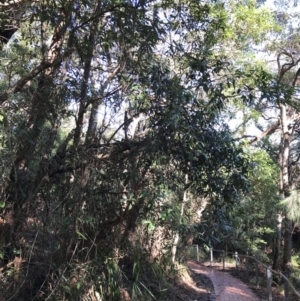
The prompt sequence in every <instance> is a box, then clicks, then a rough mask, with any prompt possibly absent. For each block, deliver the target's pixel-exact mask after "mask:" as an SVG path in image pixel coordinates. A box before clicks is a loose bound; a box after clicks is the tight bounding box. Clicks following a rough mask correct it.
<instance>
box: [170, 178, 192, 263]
mask: <svg viewBox="0 0 300 301" xmlns="http://www.w3.org/2000/svg"><path fill="white" fill-rule="evenodd" d="M187 182H188V175H185V184H187ZM186 202H187V189H184V192H183V199H182V203H181V208H180V218H179V224H181V223H182V217H183V213H184V207H185V204H186ZM178 242H179V232H178V231H176V233H175V235H174V240H173V246H172V250H171V254H172V262H173V263H174V262H175V259H176V253H177V246H178Z"/></svg>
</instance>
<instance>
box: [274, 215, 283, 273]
mask: <svg viewBox="0 0 300 301" xmlns="http://www.w3.org/2000/svg"><path fill="white" fill-rule="evenodd" d="M282 219H283V217H282V214H281V213H279V214H278V218H277V233H276V240H275V243H274V247H273V248H274V249H273V265H272V269H273V270H278V269H279V266H280V253H281V240H282V235H281V232H282Z"/></svg>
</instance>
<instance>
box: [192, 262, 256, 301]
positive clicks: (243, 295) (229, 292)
mask: <svg viewBox="0 0 300 301" xmlns="http://www.w3.org/2000/svg"><path fill="white" fill-rule="evenodd" d="M187 264H188V266H189V268H190V269H191V270H192V271H193V272H195V273H201V274H204V275H206V276H207V277H209V278H210V279H211V280H212V282H213V285H214V289H215V295H216V300H217V301H260V300H262V299H259V298H258V297H257V296H255V294H254V293H253V292H252V291H251V289H250V288H248V286H247V285H246V284H245V283H243V282H242V281H240V280H239V279H237V278H234V277H232V276H231V275H229V274H228V273H226V272H220V271H217V270H213V269H211V268H208V267H205V266H203V265H200V264H198V263H196V262H193V261H189V262H188V263H187Z"/></svg>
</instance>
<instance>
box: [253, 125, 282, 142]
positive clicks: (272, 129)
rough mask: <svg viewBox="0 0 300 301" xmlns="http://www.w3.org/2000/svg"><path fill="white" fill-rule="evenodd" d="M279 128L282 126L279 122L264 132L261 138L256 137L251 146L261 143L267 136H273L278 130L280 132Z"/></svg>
mask: <svg viewBox="0 0 300 301" xmlns="http://www.w3.org/2000/svg"><path fill="white" fill-rule="evenodd" d="M279 126H280V121H279V120H278V121H277V122H276V123H274V124H272V125H271V126H270V127H269V128H268V129H266V130H265V131H263V132H262V133H261V134H260V135H259V136H256V137H255V138H254V139H252V140H251V141H250V144H254V143H256V142H258V141H260V140H261V139H262V138H264V137H265V136H267V135H271V134H273V133H274V132H275V131H276V130H278V127H279Z"/></svg>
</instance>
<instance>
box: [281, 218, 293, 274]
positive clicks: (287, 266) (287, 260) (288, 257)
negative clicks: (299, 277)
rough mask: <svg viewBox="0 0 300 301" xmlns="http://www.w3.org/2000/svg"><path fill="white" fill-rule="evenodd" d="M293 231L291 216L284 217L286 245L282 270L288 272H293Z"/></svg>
mask: <svg viewBox="0 0 300 301" xmlns="http://www.w3.org/2000/svg"><path fill="white" fill-rule="evenodd" d="M292 232H293V223H292V221H291V220H290V219H289V218H287V217H286V218H285V219H284V247H283V260H282V267H281V268H282V271H283V272H284V273H286V274H288V275H289V274H290V272H291V265H292V263H291V261H292Z"/></svg>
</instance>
